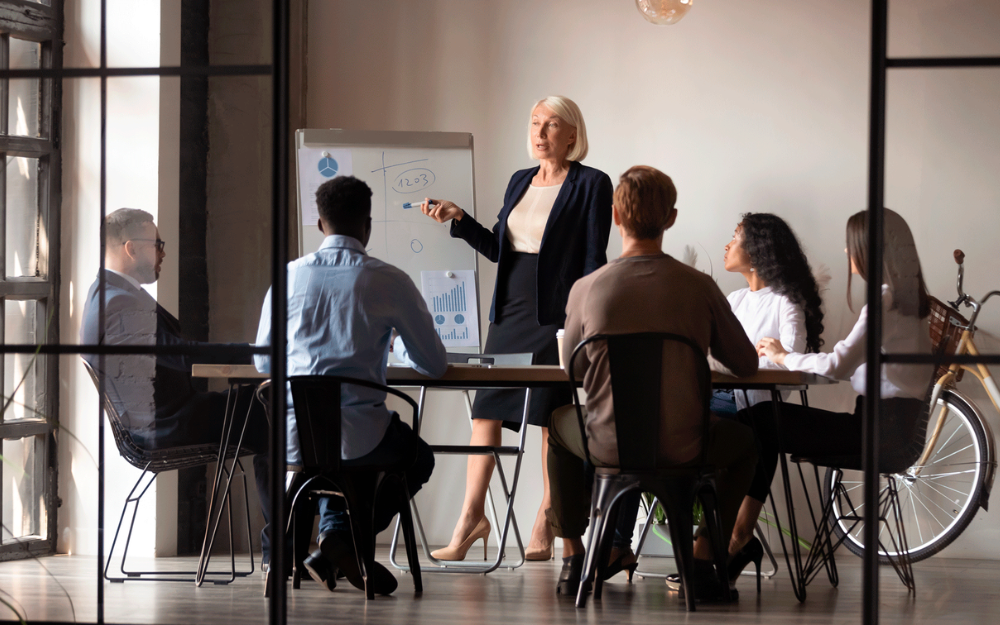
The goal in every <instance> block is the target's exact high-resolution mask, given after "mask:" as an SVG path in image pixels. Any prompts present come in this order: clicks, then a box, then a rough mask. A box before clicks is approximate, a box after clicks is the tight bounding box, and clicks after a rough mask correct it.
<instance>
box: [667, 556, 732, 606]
mask: <svg viewBox="0 0 1000 625" xmlns="http://www.w3.org/2000/svg"><path fill="white" fill-rule="evenodd" d="M692 577H693V582H694V600H695V601H697V602H698V603H727V602H729V601H737V600H738V599H739V598H740V593H739V592H738V591H737V590H736V589H735V588H729V587H728V586H729V585H728V584H722V583H720V582H719V577H718V575H716V573H715V566H714V565H713V564H712V563H711V562H708V561H707V560H697V559H696V560H695V561H694V571H692ZM676 579H677V582H678V584H677V585H678V589H679V592H680V598H681V599H683V598H684V591H685V589H684V586H683V585H681V584H680V576H679V575H677V576H676ZM668 580H669V578H668ZM667 585H668V587H669V585H670V583H669V581H668V582H667ZM727 591H728V593H729V596H728V599H727V596H726V593H727Z"/></svg>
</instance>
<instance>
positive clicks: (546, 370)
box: [192, 364, 835, 597]
mask: <svg viewBox="0 0 1000 625" xmlns="http://www.w3.org/2000/svg"><path fill="white" fill-rule="evenodd" d="M192 375H193V376H194V377H202V378H219V379H225V380H226V381H227V382H228V383H229V386H230V392H231V393H235V392H238V391H239V390H240V389H241V388H243V387H246V386H249V385H258V384H260V383H262V382H264V381H266V380H267V379H269V375H268V374H266V373H260V372H258V371H257V370H256V368H254V366H253V365H194V366H193V367H192ZM834 382H835V381H834V380H831V379H829V378H825V377H823V376H819V375H815V374H811V373H802V372H798V371H783V370H771V369H762V370H760V371H758V372H757V373H755V374H754V375H752V376H748V377H743V378H737V377H733V376H731V375H726V374H724V373H719V372H713V373H712V385H713V387H714V388H720V389H733V390H736V391H739V390H766V391H770V392H771V394H772V398H773V399H774V408H775V411H776V412H777V411H779V410H780V403H781V393H782V392H787V391H800V392H803V393H804V391H805V390H806V389H807V388H808V387H809V386H813V385H822V384H831V383H834ZM386 383H387V384H388V385H389V386H394V387H402V388H419V389H420V399H419V402H418V406H419V410H418V416H417V432H418V433H419V430H420V425H421V424H422V423H423V420H424V417H425V415H424V407H425V405H426V394H427V390H428V389H452V390H462V391H471V390H478V389H487V388H523V389H525V400H524V410H523V413H522V426H521V429H520V433H519V434H518V444H517V445H506V446H505V445H501V446H496V447H488V446H472V445H434V444H431V449H432V450H433V451H434V452H435V453H439V454H487V455H493V456H494V458H495V459H496V461H497V463H496V464H497V468H498V474H499V477H500V481H501V486H502V488H503V491H504V492H503V494H504V497H505V499H506V503H507V506H506V507H507V509H506V514H505V515H504V519H503V522H502V523H499V519H498V518H497V517H496V511H495V509H494V508H493V506H492V497H488V498H487V502H489V504H490V505H489V508H490V510H489V512H490V514H491V516H493V531H494V537H495V538H496V540H497V544H498V545H499V548H498V550H497V554H496V557H495V559H493V560H492V561H485V562H443V561H438V560H436V559H434V558H433V557H431V555H430V548H429V545H428V542H427V538H426V535H425V533H424V530H423V527H422V524H421V522H420V517H419V512H418V511H417V509H416V505H415V504H413V503H412V502H411V505H412V506H413V512H414V522H415V525H416V528H415V529H416V530H417V533H418V536H419V537H420V542H421V543H422V546H423V552H424V555H425V557H426V558H427V559H428V560H429V561H430V562H431V564H432V566H431V567H429V568H426V569H424V567H421V568H422V569H423V570H426V571H428V572H432V571H433V572H443V573H478V574H486V573H489V572H491V571H494V570H496V569H497V568H499V567H500V566H501V565H503V566H504V567H505V568H516V567H518V566H521V565H522V564H523V563H524V548H523V545H522V544H521V540H520V535H519V532H518V530H517V524H516V521H515V520H514V516H513V511H514V498H515V496H516V494H517V484H518V478H519V477H520V469H521V459H522V456H523V454H524V444H525V439H526V433H527V427H526V426H525V425H524V424H525V423H526V419H527V414H528V410H527V409H528V405H529V403H530V401H531V391H532V389H534V388H553V387H560V386H565V385H567V384H568V383H569V379H568V376H567V375H566V372H565V371H564V370H563V369H561V368H560V367H558V366H554V365H522V366H514V365H490V364H450V365H449V366H448V369H447V371H446V372H445V374H444V375H443V376H441V377H439V378H431V377H428V376H425V375H423V374H421V373H419V372H417V371H416V370H414V369H412V368H410V367H406V366H389V367H388V368H387V370H386ZM577 386H579V382H578V383H577ZM803 400H804V394H803ZM466 403H467V406H468V405H469V402H468V401H467V402H466ZM230 405H232V407H233V410H235V405H236V402H235V401H231V402H230ZM469 407H471V406H469ZM777 416H778V415H777V414H776V418H777ZM233 417H234V415H229V414H227V420H230V421H231V420H232V418H233ZM779 423H780V421H779ZM224 432H226V433H227V434H228V432H229V429H228V428H226V429H224ZM227 443H228V441H223V442H222V444H221V445H220V454H221V453H223V452H224V450H225V449H226V446H227ZM501 456H513V457H514V472H513V475H512V477H511V479H510V481H509V484H508V481H507V479H506V475H505V473H504V472H503V469H502V467H501V464H500V457H501ZM221 461H222V458H221V457H220V463H219V465H218V466H220V467H221V466H222V463H221ZM780 466H781V470H782V479H783V483H784V486H785V494H786V505H787V512H788V523H789V530H790V532H791V534H792V538H791V541H790V542H791V547H792V549H791V554H789V549H787V548H785V544H784V535H783V533H782V531H781V526H780V523H779V522H778V520H777V514H775V523H776V524H777V525H778V535H779V536H780V537H781V540H782V546H783V551H784V552H785V560H786V564H788V567H789V571H790V573H791V576H792V584H793V586H794V587H795V590H796V595H798V594H799V592H800V589H801V592H802V596H803V597H804V586H805V582H806V580H805V576H804V574H803V566H802V562H801V552H800V550H799V545H798V540H797V537H798V531H797V525H796V521H795V510H794V505H793V502H792V498H791V487H790V480H789V472H788V467H787V462H786V459H785V455H784V454H780ZM220 482H221V472H220V471H218V469H217V476H216V479H215V482H214V485H213V489H212V500H211V503H210V505H209V515H210V516H209V524H208V527H207V528H206V539H205V541H204V543H203V548H202V556H201V557H202V559H203V560H204V561H205V562H206V563H207V559H208V555H209V552H210V550H211V542H212V540H211V538H210V534H214V532H215V529H214V527H213V526H217V525H218V520H219V519H220V518H221V513H222V510H221V508H222V506H216V504H217V502H218V501H222V500H224V497H225V495H226V494H227V493H228V490H229V484H230V483H231V482H232V475H231V474H230V477H229V480H228V482H227V484H226V486H225V487H223V488H220V487H221V483H220ZM220 495H221V497H222V498H221V499H220ZM773 506H774V501H773V498H772V507H773ZM216 507H218V508H219V509H218V511H217V513H213V511H214V510H215V508H216ZM772 509H773V508H772ZM775 512H776V510H775ZM213 515H214V518H213ZM213 521H214V523H213ZM511 528H513V531H514V535H515V542H516V544H517V547H518V551H519V555H518V558H517V559H515V560H512V561H511V562H508V563H504V562H503V560H504V548H503V547H504V545H505V544H506V540H507V536H508V532H509V531H510V530H511ZM398 538H399V528H398V524H397V528H396V531H395V533H394V536H393V541H392V546H391V548H390V559H391V561H392V563H393V565H394V566H396V567H397V568H399V569H402V570H405V569H406V566H405V565H402V564H400V563H398V562H397V561H396V557H395V555H396V545H397V542H398ZM790 557H791V560H790ZM792 560H794V563H793V562H792ZM199 568H201V566H200V567H199Z"/></svg>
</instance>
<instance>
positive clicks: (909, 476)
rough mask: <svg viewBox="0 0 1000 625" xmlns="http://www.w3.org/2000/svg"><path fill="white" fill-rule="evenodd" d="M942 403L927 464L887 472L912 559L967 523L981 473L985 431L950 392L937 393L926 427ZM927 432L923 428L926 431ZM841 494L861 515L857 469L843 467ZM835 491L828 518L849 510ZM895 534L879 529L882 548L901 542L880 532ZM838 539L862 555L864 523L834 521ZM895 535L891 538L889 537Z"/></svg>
mask: <svg viewBox="0 0 1000 625" xmlns="http://www.w3.org/2000/svg"><path fill="white" fill-rule="evenodd" d="M942 406H945V407H947V409H948V410H947V413H946V414H945V422H944V426H943V428H942V430H941V435H940V436H939V438H938V440H937V444H936V445H935V449H934V451H933V452H932V453H931V455H930V456H929V457H928V459H927V464H926V465H925V466H924V467H923V469H922V470H921V471H920V472H919V473H917V472H915V471H914V467H910V468H909V469H907V470H906V471H904V472H902V473H896V474H893V475H892V476H891V477H892V479H894V480H895V481H896V487H897V488H898V490H899V504H900V508H901V510H902V516H903V527H904V528H905V529H906V539H907V543H908V545H909V549H908V550H907V551H908V553H909V556H910V559H911V560H912V561H913V562H919V561H920V560H924V559H926V558H929V557H931V556H932V555H934V554H936V553H937V552H939V551H941V550H942V549H944V548H945V547H947V546H948V545H950V544H951V543H952V541H954V540H955V539H956V538H958V536H959V534H961V533H962V531H963V530H965V528H966V527H968V525H969V523H970V522H971V521H972V518H973V517H974V516H975V515H976V511H977V510H978V509H979V499H980V495H981V494H982V491H983V487H984V481H985V479H986V477H985V474H986V472H985V465H986V462H987V460H988V459H987V458H986V453H987V452H986V449H987V446H986V431H985V430H984V429H983V425H982V423H981V422H980V421H979V417H978V416H977V415H976V413H975V412H973V411H972V410H971V409H969V407H968V406H967V405H966V404H965V403H964V402H962V401H961V400H959V399H957V398H956V397H955V396H954V395H953V394H952V393H951V392H950V391H947V392H945V393H944V394H942V396H941V398H940V399H939V400H938V405H937V408H936V409H935V410H934V411H933V412H932V413H931V415H932V416H931V420H930V424H929V425H928V431H930V430H931V429H932V428H933V427H934V424H935V423H936V422H937V418H938V415H939V414H940V411H941V407H942ZM928 433H929V432H928ZM833 479H834V475H833V469H829V468H828V469H827V470H826V478H825V480H824V484H823V486H824V488H823V490H824V495H825V496H826V497H829V496H830V491H831V489H832V487H833ZM841 481H842V483H843V485H844V488H845V491H846V493H847V495H846V496H847V497H849V499H850V502H851V503H853V504H854V506H855V508H854V509H855V511H856V512H857V514H858V515H859V516H860V515H863V514H864V474H863V473H862V472H861V471H844V476H843V479H842V480H841ZM886 488H887V485H886V476H884V475H883V476H880V477H879V492H880V494H884V493H885V489H886ZM844 497H845V495H843V494H840V495H838V497H837V498H836V500H835V501H834V503H833V512H832V518H833V519H835V520H836V519H839V517H840V515H841V512H847V513H850V509H851V508H850V504H849V503H847V501H845V499H844ZM890 531H893V532H895V528H890V526H889V524H882V527H881V528H880V529H879V532H880V536H882V538H881V543H882V546H883V547H887V546H888V547H891V546H892V545H893V544H896V545H901V544H902V543H901V542H900V541H899V540H898V539H897V540H896V541H895V542H894V541H893V540H890V536H888V535H884V533H885V532H890ZM834 532H835V533H836V535H837V537H838V538H844V544H845V545H846V546H847V548H848V549H849V550H850V551H851V552H852V553H854V554H855V555H857V556H862V555H863V554H864V523H863V522H858V523H857V524H852V523H851V522H848V521H843V520H838V521H837V522H836V524H835V525H834ZM892 538H896V537H892ZM888 555H898V554H895V553H891V552H890V553H887V552H886V551H884V550H883V549H880V550H879V560H880V561H881V563H882V564H887V563H888V562H889V559H888Z"/></svg>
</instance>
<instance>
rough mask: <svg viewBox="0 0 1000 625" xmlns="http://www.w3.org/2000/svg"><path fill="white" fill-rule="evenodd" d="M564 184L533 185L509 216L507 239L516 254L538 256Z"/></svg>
mask: <svg viewBox="0 0 1000 625" xmlns="http://www.w3.org/2000/svg"><path fill="white" fill-rule="evenodd" d="M560 189H562V183H559V184H557V185H553V186H551V187H536V186H535V185H531V186H530V187H528V190H527V191H525V192H524V196H523V197H522V198H521V201H520V202H518V203H517V205H516V206H514V209H513V210H511V211H510V215H508V216H507V238H508V239H510V245H511V248H513V250H514V251H515V252H525V253H528V254H537V253H538V250H539V249H540V248H541V247H542V235H543V234H545V224H547V223H548V221H549V213H551V212H552V207H553V206H554V205H555V203H556V197H557V196H558V195H559V190H560Z"/></svg>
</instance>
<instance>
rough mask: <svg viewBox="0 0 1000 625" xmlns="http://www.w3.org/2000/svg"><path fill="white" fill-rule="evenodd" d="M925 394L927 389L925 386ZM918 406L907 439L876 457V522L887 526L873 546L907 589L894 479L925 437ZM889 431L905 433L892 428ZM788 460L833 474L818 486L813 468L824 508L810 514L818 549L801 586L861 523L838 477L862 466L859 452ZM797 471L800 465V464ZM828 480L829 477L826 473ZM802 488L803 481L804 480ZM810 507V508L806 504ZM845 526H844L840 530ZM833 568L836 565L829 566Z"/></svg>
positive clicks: (912, 586) (924, 415) (909, 571)
mask: <svg viewBox="0 0 1000 625" xmlns="http://www.w3.org/2000/svg"><path fill="white" fill-rule="evenodd" d="M927 396H928V398H929V396H930V391H928V395H927ZM923 406H924V408H923V410H921V412H920V414H918V415H917V417H916V419H915V420H914V421H913V423H912V424H910V428H911V431H910V432H909V433H908V434H909V436H908V444H907V445H906V447H905V448H904V450H903V452H902V453H899V454H893V455H891V456H889V457H886V454H885V453H882V454H880V456H879V467H878V472H879V474H880V475H881V476H882V479H883V480H885V487H884V488H883V489H882V490H881V492H880V493H879V505H878V522H879V523H880V524H884V525H885V526H886V528H887V530H888V531H885V532H882V531H880V532H878V549H879V551H880V552H882V553H883V554H886V555H885V556H883V557H882V559H883V561H885V562H887V563H888V564H890V565H891V566H892V568H893V569H894V570H895V571H896V574H897V575H898V576H899V579H900V581H901V582H903V585H904V586H906V589H907V591H909V592H915V591H916V581H915V579H914V576H913V562H912V561H911V560H910V558H909V545H908V543H907V540H906V528H905V527H904V525H903V518H902V514H901V509H900V502H899V489H898V487H897V485H896V481H897V480H898V479H899V478H900V475H904V476H905V474H906V472H907V470H908V469H909V468H910V467H912V466H913V465H914V464H915V463H916V462H917V461H918V460H919V458H920V455H921V453H922V452H923V449H924V444H925V442H926V439H927V424H928V421H929V420H930V402H929V400H928V401H925V402H923ZM894 434H906V433H901V432H895V433H894ZM791 460H792V462H795V463H799V464H800V466H801V463H803V462H808V463H810V464H812V465H814V466H815V467H827V468H828V469H830V470H831V471H830V473H832V476H833V479H832V481H831V482H830V483H829V484H826V485H825V486H823V487H821V486H820V483H819V471H818V470H816V471H814V472H815V473H816V476H817V477H816V480H817V488H818V489H819V492H820V493H821V494H822V495H823V496H824V501H823V507H822V509H821V511H820V512H819V515H818V516H819V518H818V519H814V523H815V525H816V538H815V540H814V541H813V542H814V543H818V544H819V546H820V548H819V549H814V550H813V551H815V552H816V554H818V555H817V556H816V557H815V558H813V557H812V552H810V558H809V560H807V563H806V566H805V568H804V580H803V586H804V585H805V584H808V583H809V581H811V579H812V577H813V576H814V575H815V573H816V572H818V571H819V569H820V568H821V566H822V567H827V570H828V571H829V570H830V567H832V566H833V558H834V555H833V554H834V550H836V548H837V547H839V546H840V544H841V543H842V542H844V540H846V539H847V537H848V535H849V534H850V533H851V532H852V530H853V528H854V527H856V526H857V525H858V524H859V523H863V522H864V514H863V513H862V512H859V511H858V508H857V505H856V504H858V503H862V502H856V501H854V500H853V499H852V498H851V495H850V493H849V491H848V489H847V488H846V487H845V486H844V484H843V482H842V479H843V476H844V470H850V471H863V470H864V469H863V466H862V462H863V459H862V457H861V456H811V457H799V456H792V458H791ZM800 471H801V469H800ZM827 479H828V480H829V477H828V478H827ZM803 487H805V482H804V480H803ZM834 504H838V508H839V509H840V510H841V512H840V513H839V514H837V512H836V510H835V508H834ZM810 511H812V507H811V505H810ZM839 528H844V529H839ZM833 570H834V571H836V569H835V568H834V569H833ZM830 581H831V583H833V585H834V586H836V585H837V584H836V580H835V573H834V576H831V578H830Z"/></svg>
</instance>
